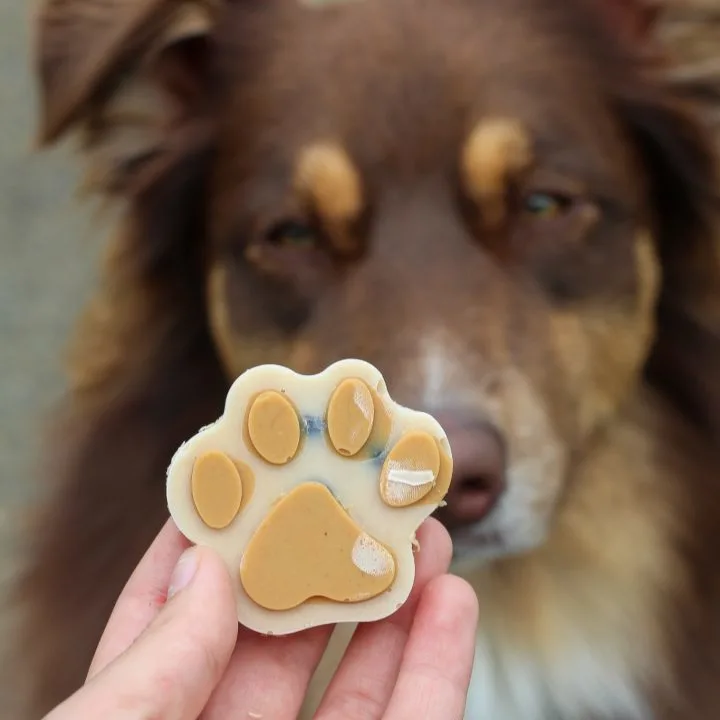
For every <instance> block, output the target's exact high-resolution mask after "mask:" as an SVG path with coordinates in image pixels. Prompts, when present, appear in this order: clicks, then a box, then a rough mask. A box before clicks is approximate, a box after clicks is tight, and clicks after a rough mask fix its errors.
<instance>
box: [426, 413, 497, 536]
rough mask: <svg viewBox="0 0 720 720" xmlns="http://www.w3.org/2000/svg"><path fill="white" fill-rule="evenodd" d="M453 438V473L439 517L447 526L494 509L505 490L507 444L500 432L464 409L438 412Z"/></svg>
mask: <svg viewBox="0 0 720 720" xmlns="http://www.w3.org/2000/svg"><path fill="white" fill-rule="evenodd" d="M435 417H436V418H437V419H438V421H439V422H440V423H441V424H442V426H443V428H444V430H445V432H446V433H447V436H448V441H449V442H450V447H451V449H452V456H453V477H452V483H451V485H450V490H449V492H448V494H447V496H446V498H445V501H446V503H447V505H446V506H445V507H443V508H440V509H439V510H438V511H437V513H436V517H437V518H438V519H439V520H441V521H442V522H443V523H444V524H445V525H446V526H447V527H448V528H451V529H452V528H454V527H459V526H462V525H470V524H473V523H476V522H478V521H479V520H482V518H484V517H485V516H486V515H487V514H488V513H489V512H490V510H492V508H493V506H494V505H495V503H496V502H497V501H498V499H499V498H500V496H501V495H502V493H503V491H504V490H505V447H504V443H503V440H502V437H501V436H500V433H499V432H498V431H497V430H496V429H495V428H494V427H493V425H492V424H491V423H489V422H487V421H485V420H483V419H480V418H476V417H473V416H469V415H467V414H465V413H452V412H451V413H436V414H435Z"/></svg>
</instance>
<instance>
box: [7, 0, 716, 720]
mask: <svg viewBox="0 0 720 720" xmlns="http://www.w3.org/2000/svg"><path fill="white" fill-rule="evenodd" d="M317 5H321V4H317ZM322 5H327V7H324V6H318V7H316V6H314V5H312V4H310V3H303V2H301V1H300V0H264V1H263V2H254V1H253V0H217V1H216V2H213V3H210V2H209V0H208V2H196V3H188V4H186V5H184V6H182V13H181V14H179V15H176V14H174V12H173V11H174V10H175V9H177V8H178V7H179V4H178V3H169V2H167V3H166V2H163V1H162V0H154V1H153V0H144V2H135V3H132V2H123V1H122V0H105V1H104V2H96V1H94V0H48V2H47V5H46V6H45V7H44V9H43V11H42V13H41V15H40V18H39V23H38V27H39V30H40V32H39V36H38V51H39V56H40V58H41V62H40V65H39V72H40V76H41V80H42V90H43V94H42V99H43V129H42V138H41V140H42V142H44V143H50V142H53V141H55V140H56V139H58V138H59V137H60V136H62V135H63V134H64V133H65V132H67V131H70V130H72V129H80V130H81V131H82V133H83V140H84V143H83V146H82V151H83V155H84V158H85V162H86V163H87V167H88V183H89V185H90V186H91V187H92V188H93V189H95V190H99V191H100V192H101V193H104V194H106V195H107V196H113V197H119V198H121V200H122V202H124V203H125V205H126V208H127V212H126V216H125V219H124V221H123V222H122V224H121V227H120V228H119V229H118V232H117V234H116V236H115V240H114V242H113V243H112V245H111V249H110V252H109V255H108V259H107V264H106V266H105V274H104V279H103V283H102V287H101V289H100V290H99V292H98V294H97V297H96V298H95V300H94V301H93V302H92V303H91V305H90V307H89V308H88V310H87V313H86V315H85V317H84V318H83V321H82V323H81V326H80V331H79V335H78V338H77V342H76V344H75V346H74V354H73V358H72V362H71V379H72V382H71V391H70V396H69V399H68V401H67V403H66V405H65V407H64V409H63V411H62V412H61V413H60V415H59V417H57V418H55V419H54V427H55V428H56V438H55V441H54V448H55V453H54V454H53V455H52V456H51V459H50V462H49V463H48V465H47V470H46V477H47V482H48V484H49V485H50V486H51V487H50V488H49V496H48V499H47V501H46V503H45V506H44V509H43V511H42V512H41V514H40V516H39V517H38V518H37V525H36V529H35V530H34V535H33V537H32V546H31V548H30V559H29V563H28V566H27V570H26V572H25V573H24V574H23V576H22V578H21V579H20V581H19V584H18V588H17V593H16V599H17V601H18V603H20V604H21V605H22V607H23V609H24V611H25V620H24V623H23V624H22V626H21V634H20V638H19V643H20V645H19V647H20V648H22V649H21V650H20V651H19V654H18V657H21V658H22V660H21V667H22V669H23V670H26V671H27V672H28V675H29V677H31V679H32V685H31V687H30V689H29V692H28V695H29V697H31V698H32V700H31V702H30V703H29V706H28V708H27V711H26V714H25V715H23V717H26V718H28V720H36V719H37V718H38V717H39V716H40V715H41V714H42V713H43V712H45V711H47V709H48V708H49V707H50V706H51V705H52V704H53V703H56V702H57V701H59V700H60V699H61V698H62V697H63V696H65V695H67V694H68V693H69V692H70V691H71V690H73V689H74V688H75V687H76V686H77V685H78V684H79V683H81V682H82V680H83V678H84V673H85V669H86V667H87V665H88V663H89V661H90V658H91V655H92V653H93V649H94V645H95V643H96V641H97V639H98V637H99V634H100V632H101V630H102V628H103V626H104V623H105V621H106V619H107V617H108V614H109V612H110V610H111V608H112V604H113V602H114V599H115V598H116V596H117V593H118V592H119V590H120V588H121V587H122V584H123V582H124V580H125V578H126V577H127V576H128V575H129V573H130V572H131V570H132V568H133V566H134V565H135V563H136V562H137V560H138V558H139V557H140V555H141V553H142V551H143V550H144V548H145V547H146V546H147V545H148V544H149V543H150V542H151V540H152V538H153V536H154V534H155V533H156V532H157V530H158V529H159V527H160V526H161V524H162V523H163V521H164V519H165V518H166V516H167V512H166V507H165V496H164V479H165V468H166V466H167V464H168V461H169V459H170V457H171V454H172V453H173V451H174V450H175V448H176V447H177V446H178V445H179V444H180V443H181V442H182V441H183V440H184V439H186V438H187V437H189V436H190V435H192V434H193V433H194V432H195V431H197V429H198V428H200V427H201V426H202V425H204V424H206V423H208V422H210V421H212V420H214V419H215V418H216V417H217V416H218V415H219V414H220V412H221V410H222V406H223V401H224V396H225V392H226V390H227V388H228V385H229V382H230V380H231V379H232V378H233V377H234V376H235V375H236V374H237V373H238V372H240V371H241V370H242V369H243V368H246V367H248V366H251V365H253V364H256V363H261V362H280V363H284V364H288V365H290V366H292V367H293V368H294V369H297V370H299V371H302V372H310V371H314V370H318V369H321V368H322V367H323V366H325V365H326V364H327V363H329V362H330V361H332V360H335V359H338V358H341V357H345V356H358V357H363V358H366V359H368V360H369V361H371V362H374V363H376V364H377V365H378V366H379V368H380V369H381V370H382V372H383V373H384V375H385V377H386V379H387V382H388V386H389V388H390V392H391V393H392V394H393V396H395V397H396V398H397V399H398V400H400V401H401V402H404V403H406V404H409V405H411V406H418V407H422V408H423V409H427V410H430V411H436V410H443V411H445V410H447V409H448V406H449V408H450V410H451V411H453V412H455V411H457V412H460V411H462V412H470V413H475V414H478V415H479V414H482V415H483V416H484V417H487V418H490V419H491V420H492V421H493V422H494V423H495V425H496V426H497V427H498V428H499V430H500V431H501V432H502V433H503V436H504V439H505V443H506V445H507V449H508V488H507V491H506V493H505V495H504V496H503V498H502V499H501V500H500V502H499V503H498V505H497V506H496V507H495V508H494V509H493V511H492V512H491V514H490V515H489V516H488V518H487V519H486V520H485V521H484V522H483V523H482V524H481V525H479V526H478V527H471V528H469V529H468V528H466V529H464V530H459V531H458V532H457V533H456V535H455V541H456V549H457V551H458V564H457V571H458V572H460V573H462V574H464V575H465V576H466V577H467V578H468V579H469V580H470V581H471V582H472V583H473V585H474V587H475V588H476V590H477V593H478V596H479V599H480V604H481V618H482V619H481V631H480V635H479V637H478V651H477V660H476V667H475V679H474V682H473V687H472V689H471V693H470V698H469V702H468V717H471V718H478V720H479V719H480V718H483V720H488V719H489V720H556V719H563V720H578V719H579V718H582V720H641V719H645V718H653V719H655V720H681V719H683V720H685V718H693V720H711V719H713V720H714V719H715V718H717V716H718V713H719V712H720V688H719V687H718V684H717V678H718V677H720V561H719V560H718V558H717V554H716V553H715V550H714V546H715V538H716V535H717V532H718V528H720V484H719V482H718V478H717V475H718V470H717V467H718V464H717V463H718V451H717V445H718V440H719V439H720V380H719V374H720V339H719V337H718V331H719V330H720V265H719V264H718V248H717V242H716V238H715V237H714V235H713V229H714V222H715V212H716V207H715V187H716V177H715V166H714V162H713V159H712V153H711V143H710V141H709V140H708V139H707V138H706V137H705V135H704V132H703V130H702V128H701V125H700V123H699V121H698V120H697V117H696V113H695V111H694V109H693V108H692V107H691V106H690V105H689V101H688V100H687V98H686V97H685V96H684V95H683V94H681V93H680V92H679V91H678V89H677V88H676V87H674V86H673V85H672V83H668V82H665V81H664V80H663V72H664V70H663V69H661V68H660V67H658V66H656V65H654V64H649V63H646V62H645V59H644V54H643V53H641V52H639V51H638V52H637V53H635V52H633V49H632V48H631V47H630V45H629V44H628V43H627V42H626V41H625V40H622V39H619V38H621V37H622V38H626V37H627V36H626V35H622V34H620V33H615V32H614V31H613V27H616V25H613V24H611V23H607V22H606V18H605V15H604V14H602V13H600V12H597V8H596V4H593V3H591V2H589V1H588V2H585V1H584V0H567V1H565V2H562V1H558V0H506V1H505V2H502V3H496V2H494V0H353V1H352V2H350V1H348V2H332V3H331V2H327V3H324V4H322ZM620 16H622V12H621V13H620ZM308 158H309V159H308ZM318 158H319V160H318ZM308 167H309V168H310V169H308ZM318 168H319V169H318ZM546 190H549V191H551V192H557V193H560V194H561V195H562V197H567V198H569V200H570V202H569V203H561V204H560V206H559V208H558V210H557V212H555V211H554V210H553V209H552V207H551V209H550V212H549V215H543V214H542V213H540V214H534V213H533V212H530V211H528V209H527V205H526V203H527V201H528V199H533V198H534V200H537V199H538V197H537V196H536V195H533V193H534V192H535V193H537V192H543V191H546ZM541 200H542V198H541ZM286 219H290V220H294V221H297V220H299V221H301V222H303V223H305V224H307V225H309V227H310V229H311V230H312V231H313V233H314V237H311V238H310V239H309V241H307V242H304V243H297V242H292V241H286V240H284V239H283V227H280V229H273V228H277V223H279V222H280V223H282V222H284V221H285V220H286ZM284 227H285V230H286V231H288V230H290V229H291V228H287V226H284Z"/></svg>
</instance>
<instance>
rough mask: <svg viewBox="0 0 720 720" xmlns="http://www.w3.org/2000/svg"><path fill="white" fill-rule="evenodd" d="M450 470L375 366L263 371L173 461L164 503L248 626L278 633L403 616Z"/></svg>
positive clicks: (435, 441)
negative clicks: (207, 551) (212, 559)
mask: <svg viewBox="0 0 720 720" xmlns="http://www.w3.org/2000/svg"><path fill="white" fill-rule="evenodd" d="M451 475H452V455H451V451H450V446H449V444H448V441H447V438H446V436H445V433H444V431H443V429H442V428H441V427H440V425H439V423H438V422H437V421H436V420H435V419H434V418H433V417H431V416H430V415H427V414H426V413H421V412H418V411H416V410H411V409H409V408H405V407H403V406H401V405H398V404H397V403H395V402H394V401H393V400H392V399H391V398H390V396H389V394H388V392H387V389H386V387H385V382H384V381H383V377H382V375H381V374H380V372H379V371H378V370H377V369H376V368H374V367H373V366H372V365H370V364H368V363H366V362H364V361H361V360H343V361H341V362H338V363H335V364H333V365H331V366H330V367H328V368H326V369H325V370H324V371H323V372H321V373H319V374H317V375H299V374H297V373H295V372H293V371H292V370H289V369H288V368H284V367H280V366H278V365H263V366H260V367H256V368H253V369H251V370H248V371H247V372H245V373H244V374H243V375H241V376H240V377H239V378H238V379H237V380H236V381H235V383H234V384H233V386H232V387H231V388H230V392H229V393H228V396H227V400H226V403H225V411H224V413H223V415H222V417H220V419H219V420H217V422H215V423H214V424H212V425H210V426H208V427H206V428H203V429H202V430H200V432H198V434H197V435H195V436H194V437H193V438H191V439H190V440H189V441H188V442H186V443H185V444H184V445H182V446H181V447H180V448H179V450H178V451H177V452H176V453H175V456H174V457H173V459H172V462H171V463H170V467H169V469H168V477H167V499H168V506H169V509H170V514H171V515H172V517H173V519H174V520H175V522H176V523H177V526H178V527H179V528H180V531H181V532H182V533H184V534H185V535H186V536H187V537H188V538H189V539H190V540H191V541H192V542H194V543H197V544H200V545H208V546H210V547H212V548H214V549H215V550H217V551H218V552H219V553H220V555H221V556H222V557H223V559H224V561H225V563H226V564H227V567H228V569H229V571H230V574H231V577H232V579H233V584H234V587H235V593H236V596H237V609H238V619H239V621H240V622H241V623H242V624H243V625H245V626H247V627H249V628H251V629H253V630H257V631H258V632H262V633H266V634H275V635H282V634H287V633H292V632H296V631H298V630H301V629H304V628H309V627H314V626H317V625H325V624H329V623H337V622H368V621H373V620H379V619H381V618H383V617H386V616H388V615H390V614H391V613H393V612H394V611H395V610H397V609H398V608H399V607H400V606H401V605H402V604H403V603H404V602H405V600H406V599H407V597H408V595H409V593H410V589H411V588H412V584H413V580H414V577H415V562H414V558H413V541H414V539H415V531H416V530H417V528H418V526H419V525H420V524H421V523H422V522H423V520H425V519H426V518H427V517H428V516H429V515H430V514H431V513H432V512H433V511H434V510H435V509H436V508H437V507H438V505H440V504H441V503H442V500H443V498H444V496H445V495H446V493H447V491H448V487H449V485H450V478H451Z"/></svg>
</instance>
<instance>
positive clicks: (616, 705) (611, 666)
mask: <svg viewBox="0 0 720 720" xmlns="http://www.w3.org/2000/svg"><path fill="white" fill-rule="evenodd" d="M588 717H592V718H593V720H606V719H607V720H616V719H617V718H622V719H623V720H650V719H651V718H652V715H651V713H650V712H649V710H648V709H647V707H646V703H645V700H644V698H643V697H642V694H641V693H640V691H639V689H638V686H637V683H636V681H635V679H634V677H633V674H632V672H631V671H630V669H629V668H628V667H627V662H626V658H625V657H623V655H622V653H617V652H613V651H612V648H611V647H610V646H609V644H605V645H604V646H600V647H598V646H594V647H593V646H590V645H588V644H586V642H585V638H583V637H578V639H577V643H575V644H572V645H570V646H566V647H565V648H564V649H563V650H562V651H561V652H560V653H559V654H558V655H556V656H555V657H554V659H553V661H550V662H548V659H545V660H543V659H542V658H541V657H539V656H538V655H537V654H534V653H533V654H531V653H529V652H528V651H527V649H525V650H522V649H513V648H511V647H509V646H507V645H505V646H504V645H503V644H502V643H501V642H498V639H497V638H494V639H493V638H492V637H490V636H489V635H488V634H487V633H483V634H482V635H481V636H479V638H478V642H477V646H476V652H475V666H474V670H473V676H472V681H471V685H470V691H469V693H468V700H467V706H466V713H465V720H488V719H491V720H577V719H578V718H588Z"/></svg>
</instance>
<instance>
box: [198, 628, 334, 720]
mask: <svg viewBox="0 0 720 720" xmlns="http://www.w3.org/2000/svg"><path fill="white" fill-rule="evenodd" d="M332 629H333V628H332V626H326V627H318V628H312V629H311V630H305V631H303V632H300V633H296V634H294V635H289V636H282V637H266V636H264V635H259V634H257V633H253V632H251V631H250V630H247V629H245V628H240V632H239V634H238V643H237V647H236V649H235V652H234V653H233V656H232V659H231V660H230V663H229V665H228V668H227V672H226V673H225V676H224V677H223V679H222V680H221V682H220V684H219V685H218V687H217V688H216V690H215V692H214V693H213V696H212V697H211V699H210V702H209V703H208V705H207V708H206V709H205V712H204V713H203V716H202V717H203V720H227V718H230V717H233V718H235V717H237V718H246V717H247V718H272V720H286V718H287V719H288V720H290V719H292V720H295V718H296V717H297V715H298V712H299V711H300V707H301V706H302V703H303V700H304V699H305V694H306V692H307V687H308V684H309V682H310V678H311V677H312V674H313V672H314V671H315V668H316V667H317V664H318V663H319V662H320V658H321V657H322V654H323V652H324V651H325V647H326V646H327V643H328V640H329V638H330V634H331V632H332Z"/></svg>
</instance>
